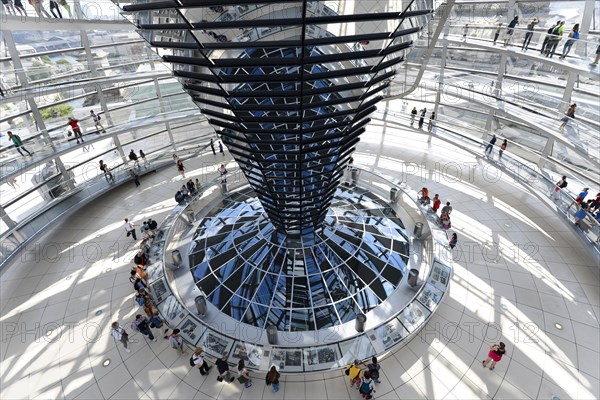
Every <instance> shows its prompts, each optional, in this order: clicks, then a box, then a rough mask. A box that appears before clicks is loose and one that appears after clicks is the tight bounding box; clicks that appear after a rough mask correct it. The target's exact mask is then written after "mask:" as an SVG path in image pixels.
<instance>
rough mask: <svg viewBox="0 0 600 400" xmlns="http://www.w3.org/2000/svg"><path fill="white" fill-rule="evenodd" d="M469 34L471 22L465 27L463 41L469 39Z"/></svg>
mask: <svg viewBox="0 0 600 400" xmlns="http://www.w3.org/2000/svg"><path fill="white" fill-rule="evenodd" d="M468 34H469V24H465V26H464V27H463V38H462V41H463V42H466V41H467V35H468Z"/></svg>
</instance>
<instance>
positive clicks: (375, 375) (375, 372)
mask: <svg viewBox="0 0 600 400" xmlns="http://www.w3.org/2000/svg"><path fill="white" fill-rule="evenodd" d="M367 368H368V369H369V373H370V374H371V378H372V379H373V381H374V382H375V383H381V382H380V381H379V371H380V370H381V365H379V363H378V362H377V357H373V358H371V363H370V364H367Z"/></svg>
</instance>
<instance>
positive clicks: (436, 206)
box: [431, 194, 442, 214]
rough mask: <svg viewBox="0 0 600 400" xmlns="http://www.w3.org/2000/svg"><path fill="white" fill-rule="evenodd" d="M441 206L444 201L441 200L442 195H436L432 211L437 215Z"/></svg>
mask: <svg viewBox="0 0 600 400" xmlns="http://www.w3.org/2000/svg"><path fill="white" fill-rule="evenodd" d="M441 205H442V201H441V200H440V195H439V194H436V195H434V196H433V203H432V204H431V209H432V210H433V212H434V213H436V214H437V210H438V209H439V208H440V206H441Z"/></svg>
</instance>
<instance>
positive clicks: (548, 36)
mask: <svg viewBox="0 0 600 400" xmlns="http://www.w3.org/2000/svg"><path fill="white" fill-rule="evenodd" d="M559 25H560V20H558V21H556V23H554V25H552V26H551V27H550V28H548V31H547V32H546V36H544V41H543V42H542V47H541V48H540V54H544V53H545V52H546V48H547V47H548V43H549V42H550V39H551V38H552V32H553V31H554V29H555V28H556V27H558V26H559Z"/></svg>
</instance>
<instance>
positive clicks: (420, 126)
mask: <svg viewBox="0 0 600 400" xmlns="http://www.w3.org/2000/svg"><path fill="white" fill-rule="evenodd" d="M425 114H427V109H426V108H424V109H422V110H421V117H420V118H419V129H423V124H424V123H425Z"/></svg>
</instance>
